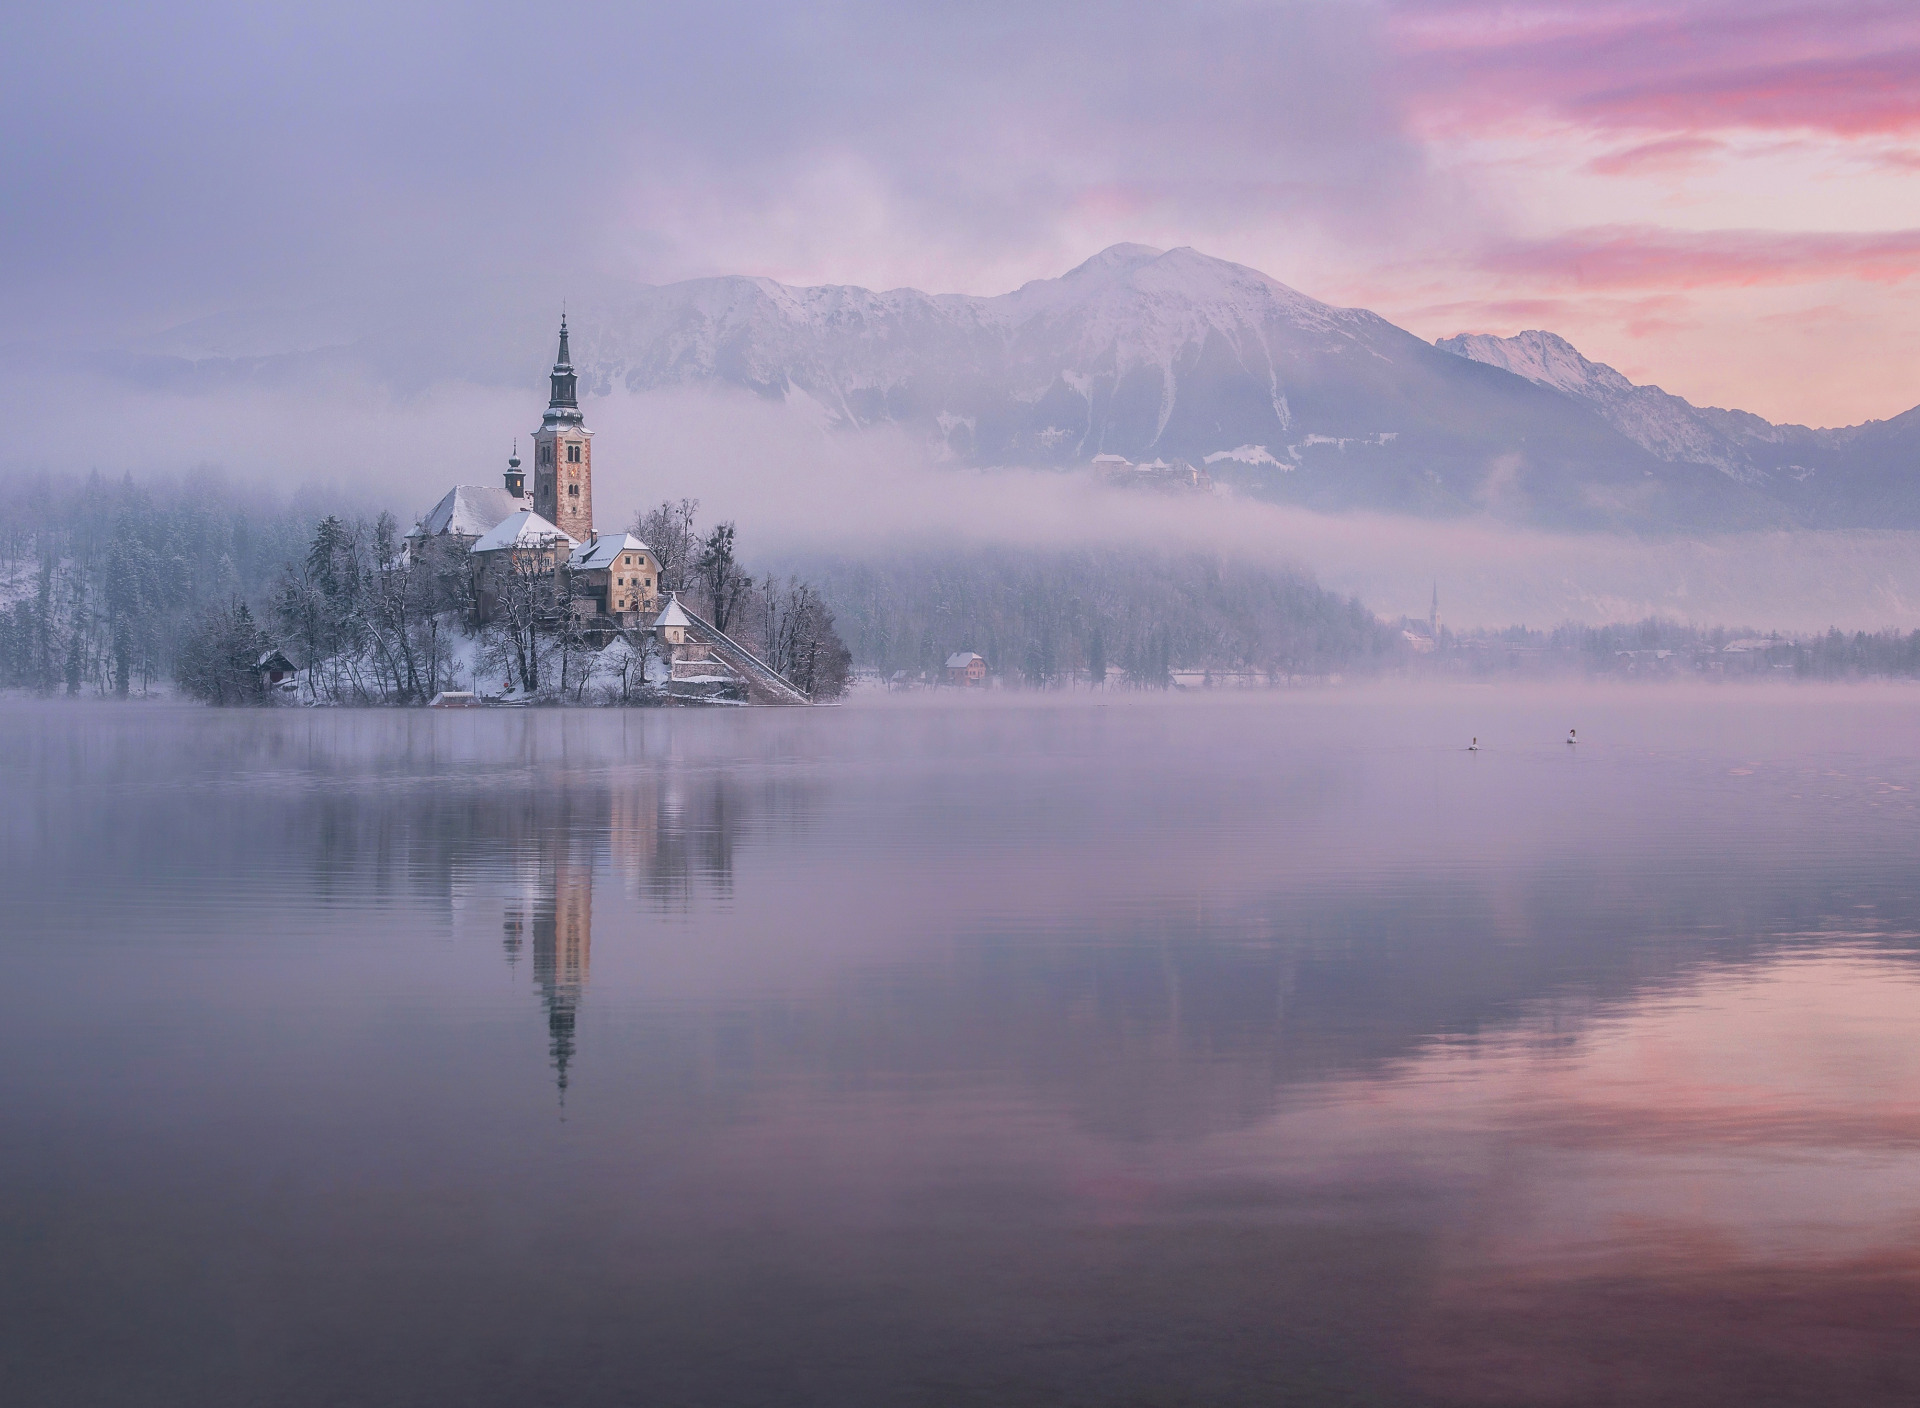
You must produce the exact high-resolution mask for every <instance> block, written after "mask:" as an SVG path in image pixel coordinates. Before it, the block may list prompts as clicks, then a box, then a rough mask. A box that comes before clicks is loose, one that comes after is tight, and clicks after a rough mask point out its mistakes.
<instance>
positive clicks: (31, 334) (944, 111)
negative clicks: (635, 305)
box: [0, 0, 1920, 425]
mask: <svg viewBox="0 0 1920 1408" xmlns="http://www.w3.org/2000/svg"><path fill="white" fill-rule="evenodd" d="M9 35H10V40H9V43H8V44H7V45H6V46H5V47H4V50H0V124H4V132H5V133H6V140H5V141H4V142H0V210H4V212H5V214H4V216H3V217H0V343H4V344H6V345H8V346H10V347H11V348H12V349H13V350H14V351H15V353H16V354H17V353H18V352H19V350H20V349H22V348H24V347H31V348H46V349H48V350H49V352H54V353H57V352H61V351H63V350H67V349H73V348H85V347H100V346H116V345H121V344H125V343H130V342H133V341H136V340H139V339H143V338H151V337H153V336H154V335H156V334H158V333H161V332H163V331H164V330H165V329H167V328H168V327H171V326H174V325H177V324H180V323H184V322H188V321H191V320H194V319H198V318H204V317H209V316H213V315H219V314H224V313H230V312H233V311H235V310H245V309H254V310H259V309H266V310H273V309H282V308H284V309H287V310H290V312H291V311H292V310H308V311H309V312H310V310H312V309H313V308H316V307H327V306H332V305H336V304H340V303H343V302H344V303H364V302H366V301H367V300H379V299H386V298H398V297H403V296H404V297H408V298H412V299H416V300H424V301H425V302H426V303H427V304H429V305H433V304H437V305H439V306H444V307H446V308H448V309H453V308H456V307H460V308H472V307H475V306H481V307H484V306H485V305H486V303H487V302H488V300H490V299H493V298H496V297H499V296H500V294H501V291H502V290H506V289H511V290H513V291H514V295H515V301H520V300H521V299H523V298H534V299H546V300H550V301H552V302H556V303H557V302H558V301H559V300H560V299H562V298H565V297H566V296H567V294H568V291H569V289H570V288H571V289H573V290H574V291H575V292H576V293H577V292H578V291H580V290H581V289H585V288H591V287H595V286H598V285H597V281H603V280H607V279H616V280H633V281H641V282H649V283H657V282H666V281H670V280H674V279H680V278H687V277H692V276H696V275H703V274H713V273H751V274H764V275H769V276H771V277H774V278H778V279H782V280H785V281H789V282H802V283H818V282H845V283H855V284H861V285H865V286H868V287H879V288H888V287H899V286H913V287H919V288H923V289H926V290H928V291H933V292H968V293H996V292H1003V291H1005V290H1007V289H1009V288H1012V287H1015V286H1017V285H1018V284H1019V283H1021V282H1023V281H1024V280H1026V279H1029V278H1038V277H1050V276H1054V275H1057V274H1059V273H1061V272H1063V271H1064V270H1065V269H1067V268H1069V267H1070V266H1072V265H1073V264H1075V263H1078V262H1079V261H1081V260H1082V259H1084V258H1086V257H1087V256H1089V255H1091V254H1092V253H1094V252H1095V251H1097V250H1099V249H1101V248H1104V247H1105V246H1107V245H1109V244H1113V243H1115V242H1118V241H1122V240H1132V241H1138V242H1141V243H1146V244H1152V245H1156V246H1160V247H1172V246H1178V245H1192V246H1194V247H1195V248H1198V249H1202V250H1205V251H1206V252H1208V253H1211V254H1216V255H1220V256H1222V257H1225V258H1230V259H1235V260H1239V261H1240V262H1242V263H1246V264H1250V265H1252V266H1254V267H1256V268H1259V269H1261V270H1263V271H1264V272H1266V273H1269V274H1271V275H1273V276H1274V277H1276V278H1278V279H1280V280H1282V281H1283V282H1286V283H1289V284H1292V285H1294V286H1295V287H1297V288H1300V289H1302V290H1303V291H1305V292H1307V293H1310V294H1312V295H1314V296H1316V297H1320V298H1324V299H1328V300H1331V301H1334V302H1340V303H1348V304H1357V305H1362V306H1366V307H1371V308H1373V309H1375V310H1376V311H1378V312H1380V313H1382V314H1383V315H1385V316H1387V317H1389V318H1391V319H1393V320H1394V321H1396V322H1398V323H1400V324H1401V325H1403V326H1405V327H1408V328H1410V329H1411V330H1412V331H1414V332H1416V333H1419V334H1421V335H1422V336H1426V337H1437V336H1442V335H1446V334H1451V333H1455V332H1463V331H1483V332H1496V333H1512V332H1516V331H1519V330H1521V329H1523V328H1527V327H1545V328H1548V329H1549V330H1552V331H1556V332H1559V333H1561V334H1562V335H1564V336H1566V337H1568V338H1569V339H1571V340H1572V341H1573V342H1574V343H1575V344H1576V345H1578V346H1579V347H1580V348H1581V350H1582V351H1584V352H1585V353H1586V354H1587V355H1589V356H1590V357H1593V358H1595V359H1597V360H1602V361H1606V362H1610V363H1612V364H1613V365H1615V366H1617V367H1619V368H1620V369H1621V370H1622V371H1624V372H1626V373H1627V374H1628V375H1629V376H1631V377H1633V378H1634V379H1635V380H1641V381H1653V382H1656V383H1658V384H1660V385H1662V386H1665V387H1666V388H1667V389H1669V390H1671V391H1675V392H1677V393H1679V394H1682V395H1685V396H1687V397H1688V398H1689V399H1692V400H1694V401H1696V402H1700V403H1704V404H1718V405H1734V406H1739V407H1741V408H1744V409H1749V410H1753V411H1756V412H1758V413H1760V414H1762V415H1765V416H1767V417H1769V418H1770V419H1775V420H1792V421H1800V422H1805V423H1811V424H1821V425H1828V424H1847V423H1853V422H1857V421H1860V420H1863V419H1867V418H1870V417H1885V416H1890V415H1894V414H1897V413H1899V412H1901V411H1903V410H1906V409H1907V408H1908V407H1910V406H1912V405H1914V404H1915V403H1916V402H1920V317H1916V314H1920V277H1916V276H1917V275H1920V6H1914V5H1912V4H1911V3H1906V4H1894V3H1880V2H1878V0H1875V2H1873V3H1868V2H1867V0H1825V3H1818V4H1815V3H1806V2H1805V0H1675V3H1670V4H1664V5H1654V4H1646V3H1626V0H1582V3H1544V2H1543V3H1496V0H1319V2H1317V3H1252V2H1251V0H1216V2H1215V3H1185V4H1183V3H1164V2H1163V3H1153V4H1143V3H1114V4H1104V5H1092V4H1081V3H1071V0H1069V3H1060V4H1052V5H1046V6H1035V5H1032V4H1031V3H1002V0H971V2H970V3H943V4H940V5H933V6H919V5H913V4H906V3H887V4H880V3H871V0H840V2H839V3H832V4H817V5H796V4H791V3H787V4H768V3H756V0H720V3H712V4H704V5H699V6H685V5H672V6H666V5H659V6H654V5H645V4H617V3H616V4H607V3H599V2H598V0H580V3H576V4H571V5H568V6H566V7H551V6H536V5H530V4H528V5H522V4H504V3H492V4H489V3H477V4H451V3H425V4H394V3H382V4H367V3H363V0H330V3H328V4H325V5H320V4H299V3H295V4H283V5H275V6H254V5H240V4H207V3H194V0H184V2H183V3H177V4H173V5H169V6H164V7H162V6H144V7H128V6H124V5H111V6H110V5H102V4H97V3H89V0H78V3H70V4H67V5H63V6H58V7H55V6H38V7H23V8H18V9H16V11H15V12H14V13H13V14H12V15H10V17H9Z"/></svg>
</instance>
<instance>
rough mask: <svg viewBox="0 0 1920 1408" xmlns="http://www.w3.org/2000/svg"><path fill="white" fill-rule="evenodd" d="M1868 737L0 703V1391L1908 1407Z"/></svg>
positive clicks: (1521, 696) (1656, 728) (1895, 838)
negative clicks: (1, 791) (1, 971)
mask: <svg viewBox="0 0 1920 1408" xmlns="http://www.w3.org/2000/svg"><path fill="white" fill-rule="evenodd" d="M1916 717H1917V716H1916V715H1915V713H1914V711H1913V709H1912V707H1911V701H1910V700H1908V699H1907V698H1906V694H1905V692H1904V691H1901V690H1897V689H1856V690H1851V691H1848V690H1826V689H1799V688H1777V689H1769V690H1760V691H1752V692H1749V691H1742V690H1739V689H1719V690H1699V691H1694V690H1682V689H1674V690H1661V691H1651V692H1649V691H1633V690H1618V691H1592V690H1588V691H1543V690H1531V689H1516V690H1506V691H1497V692H1496V691H1492V690H1476V689H1465V688H1462V689H1455V690H1440V691H1422V692H1415V691H1407V690H1392V689H1380V690H1366V691H1351V690H1349V691H1336V692H1329V693H1300V694H1292V695H1283V696H1247V697H1240V698H1232V697H1216V698H1213V699H1205V700H1167V699H1164V698H1159V697H1154V698H1143V697H1140V696H1126V695H1116V696H1113V697H1111V698H1109V699H1107V700H1104V701H1102V700H1097V699H1096V700H1086V699H1064V698H1059V697H1055V698H1051V699H1045V698H1043V699H1039V700H1033V699H1001V700H996V701H994V702H993V703H992V704H991V705H986V704H980V703H977V702H976V703H972V704H967V705H947V704H941V703H938V702H927V701H926V700H925V697H924V696H922V697H920V698H917V699H916V698H912V697H908V698H906V699H905V700H904V701H903V700H898V699H896V700H894V701H892V702H878V703H876V702H868V703H864V704H858V705H851V706H848V707H843V708H839V709H831V710H812V711H799V712H775V711H765V712H753V713H725V714H702V713H686V712H674V711H638V712H635V711H618V712H613V711H584V712H574V711H518V712H510V711H487V712H484V713H478V714H473V715H465V716H461V715H455V716H448V715H433V714H427V713H411V712H374V713H356V712H351V711H333V712H328V711H271V712H267V713H262V714H253V715H235V714H231V713H226V714H222V713H216V712H212V711H205V712H202V711H188V710H172V709H166V708H157V707H156V708H142V709H128V708H122V709H117V710H116V709H110V708H107V707H105V706H101V707H96V708H88V707H80V708H74V707H68V708H65V709H54V708H51V707H42V706H31V705H11V706H8V707H7V709H6V712H5V724H6V726H5V728H4V729H0V770H3V771H4V775H5V776H6V777H7V778H8V779H9V786H8V788H7V789H6V793H5V799H4V803H0V841H4V846H0V880H4V883H5V885H6V891H7V893H8V895H9V897H10V899H9V916H10V919H9V923H8V925H7V926H6V927H5V931H4V934H3V935H0V954H3V955H4V958H5V961H6V963H7V965H8V970H9V976H10V979H11V981H10V982H9V983H8V984H7V985H6V987H5V989H4V992H3V993H0V1119H3V1120H4V1127H5V1128H7V1129H8V1130H9V1132H10V1137H9V1139H8V1141H7V1146H6V1152H5V1153H4V1154H0V1194H4V1196H3V1197H0V1208H3V1209H4V1211H0V1327H4V1328H0V1359H4V1362H5V1363H6V1365H7V1366H8V1380H9V1382H10V1384H11V1385H13V1388H12V1390H11V1391H12V1392H13V1393H15V1394H17V1395H20V1397H19V1401H22V1402H27V1403H36V1404H38V1403H46V1404H53V1403H61V1404H67V1403H85V1402H126V1401H135V1400H137V1401H141V1402H144V1403H172V1402H179V1403H189V1402H190V1403H195V1404H212V1403H236V1404H239V1403H257V1402H263V1401H272V1402H281V1403H288V1404H300V1403H309V1402H311V1403H322V1402H339V1401H435V1402H439V1401H445V1402H461V1403H468V1404H482V1403H502V1404H506V1403H526V1402H536V1401H553V1402H567V1403H576V1404H582V1403H601V1402H606V1403H612V1402H632V1401H635V1400H636V1399H645V1400H649V1401H694V1400H697V1401H704V1402H713V1403H735V1402H738V1403H748V1402H767V1401H775V1400H777V1401H783V1402H800V1403H812V1402H819V1403H843V1402H849V1401H863V1402H953V1401H965V1400H968V1399H978V1400H992V1401H997V1402H1118V1401H1128V1402H1135V1401H1143V1400H1144V1401H1159V1400H1171V1401H1205V1402H1210V1403H1235V1402H1249V1403H1250V1402H1271V1401H1274V1399H1275V1398H1276V1397H1283V1398H1284V1397H1289V1396H1291V1397H1294V1398H1305V1399H1307V1400H1309V1401H1352V1402H1381V1403H1452V1402H1490V1401H1501V1402H1537V1401H1552V1402H1566V1403H1589V1402H1591V1403H1599V1402H1617V1401H1620V1397H1621V1394H1622V1392H1623V1391H1625V1392H1627V1396H1628V1397H1630V1398H1632V1400H1633V1401H1636V1402H1645V1403H1690V1402H1705V1401H1729V1399H1730V1397H1734V1396H1737V1395H1738V1394H1740V1393H1748V1394H1755V1395H1760V1396H1763V1397H1765V1398H1766V1399H1767V1401H1774V1402H1791V1403H1800V1402H1804V1403H1826V1402H1833V1401H1836V1400H1837V1399H1838V1400H1844V1401H1849V1402H1857V1403H1873V1402H1886V1403H1894V1402H1905V1401H1909V1400H1910V1399H1911V1397H1912V1395H1913V1393H1914V1391H1915V1389H1916V1388H1917V1387H1920V1355H1916V1352H1915V1350H1914V1348H1913V1346H1914V1345H1915V1344H1916V1343H1920V1339H1917V1338H1916V1336H1915V1333H1914V1332H1915V1330H1916V1329H1920V1272H1917V1271H1916V1265H1917V1264H1920V1263H1917V1262H1916V1253H1920V1244H1916V1243H1915V1241H1914V1231H1913V1229H1914V1228H1915V1227H1916V1226H1920V1205H1916V1202H1915V1193H1914V1189H1915V1188H1917V1187H1920V1178H1916V1176H1915V1175H1916V1167H1915V1163H1914V1160H1915V1156H1916V1148H1920V1145H1917V1144H1916V1141H1915V1129H1916V1124H1915V1118H1916V1114H1917V1113H1920V1064H1917V1063H1916V1059H1915V1057H1914V1055H1913V1051H1912V1042H1911V1039H1910V1038H1911V1031H1910V1027H1911V1015H1912V1013H1913V1012H1914V1011H1915V1010H1920V1008H1917V1007H1916V1003H1917V1002H1920V969H1916V967H1915V959H1916V952H1920V950H1917V949H1916V944H1917V943H1920V885H1917V884H1916V881H1915V878H1914V871H1913V866H1912V856H1913V854H1914V849H1915V843H1916V841H1917V840H1920V810H1917V809H1916V802H1915V798H1916V797H1920V723H1916ZM1569 727H1577V728H1578V729H1579V737H1580V739H1581V740H1582V741H1581V742H1580V743H1579V744H1577V745H1575V746H1571V747H1570V746H1569V745H1567V744H1566V743H1565V742H1564V741H1563V740H1564V738H1565V736H1566V730H1567V729H1568V728H1569ZM1476 736H1477V738H1478V740H1479V742H1480V744H1481V751H1479V752H1473V753H1470V752H1467V751H1466V749H1465V746H1464V745H1465V744H1466V742H1467V741H1468V739H1469V738H1470V737H1476ZM106 1339H110V1340H111V1342H112V1343H113V1344H114V1345H115V1346H116V1353H115V1354H113V1355H111V1356H96V1355H84V1354H78V1353H75V1352H74V1350H75V1347H76V1346H77V1345H79V1344H82V1343H87V1342H99V1341H101V1340H106ZM1623 1366H1625V1367H1623ZM1623 1374H1624V1375H1625V1378H1624V1380H1623V1377H1622V1375H1623ZM1623 1382H1624V1383H1625V1384H1626V1385H1627V1389H1626V1390H1623V1388H1622V1384H1623Z"/></svg>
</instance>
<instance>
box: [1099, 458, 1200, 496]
mask: <svg viewBox="0 0 1920 1408" xmlns="http://www.w3.org/2000/svg"><path fill="white" fill-rule="evenodd" d="M1093 474H1094V478H1095V479H1097V480H1099V481H1100V482H1101V483H1102V484H1106V485H1108V486H1110V487H1112V488H1115V489H1162V490H1168V491H1174V492H1187V493H1197V494H1211V493H1212V492H1213V475H1212V474H1210V473H1209V472H1208V471H1207V469H1206V467H1205V466H1204V465H1195V464H1188V463H1187V462H1186V461H1185V460H1172V461H1168V460H1153V461H1151V462H1149V463H1147V464H1135V463H1134V462H1133V461H1132V460H1130V459H1128V458H1127V457H1126V456H1125V455H1095V456H1094V457H1093Z"/></svg>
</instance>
